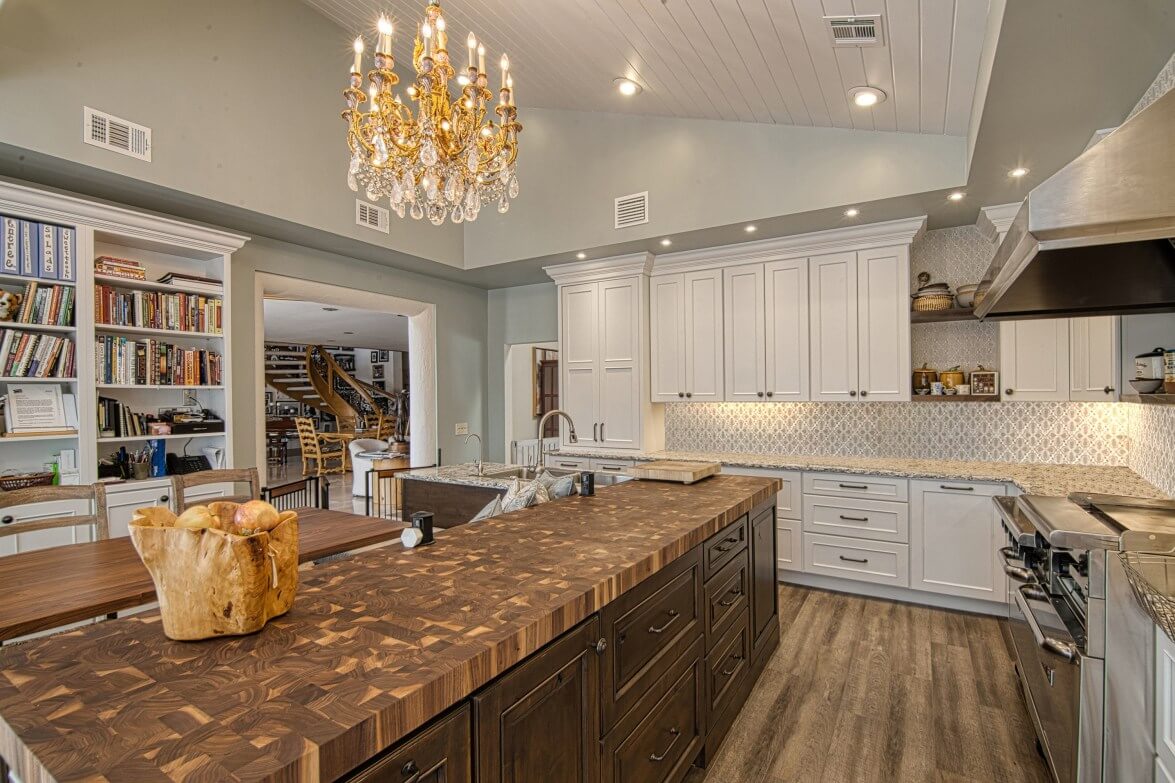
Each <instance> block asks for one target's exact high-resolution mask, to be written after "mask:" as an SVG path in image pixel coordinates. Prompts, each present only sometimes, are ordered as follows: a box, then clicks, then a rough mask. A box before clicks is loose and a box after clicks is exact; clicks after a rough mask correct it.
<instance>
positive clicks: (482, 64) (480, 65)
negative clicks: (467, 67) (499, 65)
mask: <svg viewBox="0 0 1175 783" xmlns="http://www.w3.org/2000/svg"><path fill="white" fill-rule="evenodd" d="M477 70H478V72H479V73H485V72H486V48H485V44H478V45H477Z"/></svg>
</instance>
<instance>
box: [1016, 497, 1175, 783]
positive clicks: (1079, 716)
mask: <svg viewBox="0 0 1175 783" xmlns="http://www.w3.org/2000/svg"><path fill="white" fill-rule="evenodd" d="M995 502H996V505H997V507H998V508H999V512H1000V517H1001V519H1002V521H1003V526H1004V532H1005V533H1006V534H1007V546H1005V547H1004V548H1002V549H1001V550H1000V555H1001V557H1002V558H1003V561H1004V570H1005V573H1006V574H1007V576H1008V579H1009V589H1008V596H1009V600H1008V618H1009V623H1008V629H1009V635H1010V638H1011V643H1012V649H1013V650H1014V652H1015V658H1016V673H1017V675H1018V676H1019V679H1020V684H1021V686H1022V690H1023V693H1024V700H1025V703H1026V705H1027V707H1028V712H1029V714H1030V715H1031V716H1032V721H1033V724H1034V725H1035V728H1036V734H1037V741H1038V743H1039V748H1040V750H1041V752H1042V753H1043V755H1044V756H1045V758H1046V760H1047V761H1048V764H1049V767H1050V769H1051V771H1052V773H1053V776H1054V777H1055V778H1056V779H1057V780H1058V781H1060V783H1070V781H1077V782H1079V783H1092V782H1093V781H1098V782H1103V783H1114V782H1116V781H1125V780H1149V779H1150V776H1151V774H1152V769H1153V760H1154V754H1155V748H1154V739H1153V737H1154V733H1153V731H1152V729H1151V721H1152V719H1153V718H1152V716H1153V715H1154V704H1153V689H1152V687H1151V684H1152V683H1153V682H1154V671H1153V668H1154V663H1153V657H1152V655H1151V651H1152V650H1153V648H1154V624H1153V622H1152V621H1151V619H1150V617H1149V616H1147V614H1146V613H1145V612H1144V611H1143V610H1142V608H1141V607H1139V606H1138V604H1137V603H1136V602H1135V601H1134V599H1133V597H1132V596H1131V592H1130V587H1129V584H1128V582H1127V579H1126V575H1125V572H1124V571H1123V568H1122V564H1121V562H1120V561H1119V559H1118V557H1117V555H1116V554H1115V553H1116V552H1121V551H1144V552H1170V551H1172V550H1173V549H1175V502H1172V501H1161V500H1145V499H1141V498H1127V497H1117V496H1111V495H1070V496H1069V497H1068V498H1060V497H1045V496H1039V495H1021V496H1019V497H998V498H995Z"/></svg>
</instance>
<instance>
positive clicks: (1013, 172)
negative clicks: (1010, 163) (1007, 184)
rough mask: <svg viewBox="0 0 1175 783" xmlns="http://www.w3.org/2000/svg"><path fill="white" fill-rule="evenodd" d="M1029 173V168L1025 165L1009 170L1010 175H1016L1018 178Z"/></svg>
mask: <svg viewBox="0 0 1175 783" xmlns="http://www.w3.org/2000/svg"><path fill="white" fill-rule="evenodd" d="M1027 173H1028V169H1026V168H1024V167H1023V166H1017V167H1016V168H1014V169H1012V170H1011V171H1009V172H1008V176H1009V177H1015V178H1016V179H1020V178H1021V177H1023V176H1024V175H1025V174H1027Z"/></svg>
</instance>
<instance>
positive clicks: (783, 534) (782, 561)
mask: <svg viewBox="0 0 1175 783" xmlns="http://www.w3.org/2000/svg"><path fill="white" fill-rule="evenodd" d="M800 527H801V525H800V523H799V522H797V521H795V520H791V519H778V518H777V519H776V520H775V539H776V541H775V565H776V567H777V568H783V569H787V570H788V571H803V570H804V549H803V546H804V539H803V537H802V536H801V531H800Z"/></svg>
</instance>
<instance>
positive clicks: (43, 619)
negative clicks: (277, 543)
mask: <svg viewBox="0 0 1175 783" xmlns="http://www.w3.org/2000/svg"><path fill="white" fill-rule="evenodd" d="M403 528H404V525H403V524H401V523H399V522H394V521H391V520H388V519H380V518H377V517H366V516H362V515H360V514H351V513H348V512H345V511H334V510H330V509H318V508H307V509H298V561H299V562H300V563H307V562H310V561H313V560H320V559H322V558H324V557H329V556H331V555H338V554H342V553H345V552H351V551H354V550H357V549H362V548H364V547H368V546H372V545H374V544H380V543H383V542H386V541H390V540H392V539H394V538H398V537H399V536H400V532H401V531H402V530H403ZM154 600H155V584H154V582H152V580H151V574H150V573H148V571H147V568H146V567H145V566H144V565H143V562H142V561H141V560H140V559H139V554H138V552H136V551H135V547H134V544H132V543H131V540H130V538H128V537H125V536H122V537H118V538H107V539H102V540H100V541H92V542H86V543H81V544H67V545H65V546H56V547H50V548H47V549H37V550H33V551H30V552H21V553H19V554H15V555H9V556H7V557H3V558H0V642H5V641H8V640H10V639H15V638H17V637H20V636H24V635H26V634H31V633H36V632H38V631H47V630H51V629H53V628H60V627H62V626H64V625H68V624H70V623H76V622H81V621H84V620H90V619H93V618H96V617H102V616H105V615H109V614H112V613H114V612H118V611H121V610H123V609H130V608H133V607H136V606H143V605H144V604H149V603H151V602H152V601H154Z"/></svg>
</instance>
